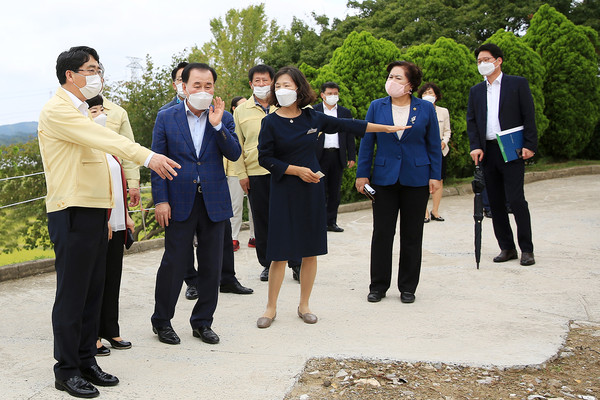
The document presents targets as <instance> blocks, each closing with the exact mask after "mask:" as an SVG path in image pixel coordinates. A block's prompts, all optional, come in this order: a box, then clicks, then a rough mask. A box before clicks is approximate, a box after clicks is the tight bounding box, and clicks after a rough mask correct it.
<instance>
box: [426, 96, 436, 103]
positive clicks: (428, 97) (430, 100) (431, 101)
mask: <svg viewBox="0 0 600 400" xmlns="http://www.w3.org/2000/svg"><path fill="white" fill-rule="evenodd" d="M423 100H425V101H428V102H430V103H435V100H436V98H435V96H432V95H430V94H428V95H426V96H423Z"/></svg>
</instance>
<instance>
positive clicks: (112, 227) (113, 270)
mask: <svg viewBox="0 0 600 400" xmlns="http://www.w3.org/2000/svg"><path fill="white" fill-rule="evenodd" d="M87 103H88V106H89V113H90V115H91V116H92V118H94V121H95V122H96V123H98V124H100V125H102V126H105V125H106V122H107V118H108V117H107V115H106V114H105V113H104V107H103V98H102V96H100V95H98V96H96V97H92V98H91V99H89V100H87ZM117 133H118V132H117ZM106 159H107V161H108V167H109V168H110V175H111V180H112V189H113V196H114V201H115V207H114V208H113V209H112V210H111V213H110V218H109V220H108V250H107V252H106V278H105V280H104V285H103V286H104V293H103V295H102V308H101V310H100V325H99V329H98V341H97V342H96V348H97V349H98V354H97V355H99V356H107V355H110V350H109V349H108V348H107V347H106V346H104V345H103V344H102V342H101V340H100V339H101V338H104V339H106V340H107V341H108V342H109V343H110V344H111V347H112V348H113V349H117V350H125V349H130V348H131V342H128V341H126V340H123V339H122V338H121V335H120V329H119V292H120V290H121V275H122V273H123V246H124V245H125V240H126V238H127V229H130V230H131V231H133V230H134V228H135V225H134V223H133V220H132V219H131V217H130V216H129V213H128V212H127V192H126V191H125V190H124V185H123V184H124V183H125V175H124V174H123V172H124V170H123V169H121V164H120V163H119V160H118V159H116V158H115V157H113V156H112V155H110V154H106Z"/></svg>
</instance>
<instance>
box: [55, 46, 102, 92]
mask: <svg viewBox="0 0 600 400" xmlns="http://www.w3.org/2000/svg"><path fill="white" fill-rule="evenodd" d="M90 57H94V59H95V60H96V61H98V62H100V57H98V53H97V52H96V50H94V49H92V48H91V47H87V46H77V47H71V48H70V49H69V50H67V51H63V52H62V53H60V54H59V55H58V58H57V59H56V76H57V78H58V82H59V83H60V84H61V85H64V84H65V83H66V82H67V77H66V76H65V72H67V71H75V72H77V70H78V69H79V68H81V66H82V65H83V64H85V63H86V62H88V61H89V59H90Z"/></svg>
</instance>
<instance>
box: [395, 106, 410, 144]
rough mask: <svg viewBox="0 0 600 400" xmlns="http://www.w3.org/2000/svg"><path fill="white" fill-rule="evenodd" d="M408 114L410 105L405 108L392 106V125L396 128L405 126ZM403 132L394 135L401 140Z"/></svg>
mask: <svg viewBox="0 0 600 400" xmlns="http://www.w3.org/2000/svg"><path fill="white" fill-rule="evenodd" d="M409 114H410V104H407V105H405V106H396V105H394V104H392V118H393V119H394V125H396V126H406V123H407V122H408V115H409ZM403 133H404V130H401V131H398V132H397V133H396V134H397V135H398V139H402V134H403Z"/></svg>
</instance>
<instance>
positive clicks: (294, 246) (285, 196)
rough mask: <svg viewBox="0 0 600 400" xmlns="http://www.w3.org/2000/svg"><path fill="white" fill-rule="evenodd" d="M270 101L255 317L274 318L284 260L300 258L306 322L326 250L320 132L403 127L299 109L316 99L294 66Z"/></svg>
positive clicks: (263, 140) (265, 323)
mask: <svg viewBox="0 0 600 400" xmlns="http://www.w3.org/2000/svg"><path fill="white" fill-rule="evenodd" d="M271 93H275V97H272V98H271V103H272V104H274V105H276V106H278V107H280V108H279V109H278V110H277V111H276V112H274V113H271V114H269V115H267V116H266V117H265V118H264V119H263V120H262V126H261V130H260V135H259V139H258V149H259V155H258V161H259V163H260V165H261V166H262V167H264V168H266V169H267V170H269V171H270V172H271V193H270V199H269V205H270V206H269V234H268V238H267V258H268V259H270V260H273V261H272V263H271V267H270V270H269V299H268V303H267V309H266V311H265V313H264V314H263V316H262V317H261V318H259V319H258V321H257V326H258V327H259V328H267V327H269V326H270V325H271V323H272V322H273V319H275V314H276V309H277V298H278V296H279V290H280V289H281V284H282V282H283V278H284V275H285V264H286V261H287V260H289V259H294V258H302V268H301V269H300V304H299V307H298V316H299V317H300V318H302V320H303V321H304V322H306V323H308V324H314V323H316V322H317V317H316V316H315V315H314V314H312V313H311V312H310V308H309V305H308V301H309V298H310V293H311V291H312V287H313V283H314V280H315V276H316V272H317V256H319V255H322V254H326V253H327V216H326V208H325V190H324V187H323V183H322V182H321V181H320V179H321V177H322V174H320V171H319V169H320V166H319V162H318V160H317V157H316V146H317V138H318V135H319V133H320V132H337V131H342V130H343V131H346V132H348V133H351V134H354V135H359V136H362V135H364V133H365V131H368V132H377V131H379V132H385V131H388V132H396V131H398V130H400V129H404V128H406V127H398V126H387V125H378V124H371V123H367V122H366V121H360V120H351V119H338V118H335V117H330V116H327V115H325V114H323V113H318V112H316V111H314V110H313V109H312V108H310V107H309V108H304V107H306V106H308V105H309V104H311V103H313V102H314V101H315V98H316V96H315V93H314V92H313V90H312V89H311V87H310V85H309V83H308V82H307V81H306V78H305V77H304V75H303V74H302V72H300V70H298V69H297V68H295V67H285V68H282V69H280V70H279V71H278V72H277V74H275V77H274V78H273V83H272V87H271Z"/></svg>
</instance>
